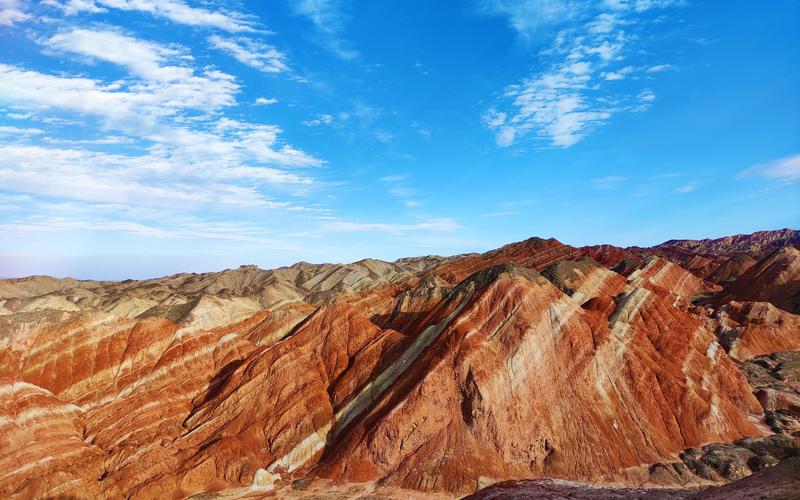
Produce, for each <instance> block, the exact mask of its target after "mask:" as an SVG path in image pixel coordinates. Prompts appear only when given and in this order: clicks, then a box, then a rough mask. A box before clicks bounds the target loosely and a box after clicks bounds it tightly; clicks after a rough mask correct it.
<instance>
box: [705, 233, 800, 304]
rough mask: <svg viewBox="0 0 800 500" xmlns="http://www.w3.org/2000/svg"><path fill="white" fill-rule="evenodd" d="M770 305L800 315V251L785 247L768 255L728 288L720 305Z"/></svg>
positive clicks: (720, 299) (719, 300) (720, 300)
mask: <svg viewBox="0 0 800 500" xmlns="http://www.w3.org/2000/svg"><path fill="white" fill-rule="evenodd" d="M729 300H739V301H764V302H771V303H772V304H773V305H775V306H776V307H780V308H781V309H784V310H786V311H789V312H791V313H795V314H797V313H800V250H798V249H796V248H793V247H785V248H782V249H780V250H776V251H775V252H773V253H771V254H769V255H767V256H766V257H764V258H763V259H761V260H760V261H759V262H758V263H756V264H755V265H753V266H752V267H750V268H749V269H748V270H747V271H745V272H744V273H743V274H742V275H741V276H739V277H738V278H737V279H736V281H734V282H733V283H731V284H730V285H728V286H727V287H726V288H725V293H724V294H722V296H721V298H719V299H718V302H720V303H722V302H725V301H729Z"/></svg>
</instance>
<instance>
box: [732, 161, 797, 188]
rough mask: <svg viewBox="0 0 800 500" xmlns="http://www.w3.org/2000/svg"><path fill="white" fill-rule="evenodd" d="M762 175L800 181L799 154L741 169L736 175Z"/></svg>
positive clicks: (772, 178)
mask: <svg viewBox="0 0 800 500" xmlns="http://www.w3.org/2000/svg"><path fill="white" fill-rule="evenodd" d="M754 176H755V177H763V178H765V179H771V180H777V181H780V182H782V183H786V184H790V183H794V182H797V181H800V154H797V155H792V156H786V157H783V158H778V159H777V160H772V161H769V162H766V163H760V164H758V165H753V166H752V167H750V168H748V169H746V170H743V171H742V172H740V173H739V175H738V177H740V178H746V177H754Z"/></svg>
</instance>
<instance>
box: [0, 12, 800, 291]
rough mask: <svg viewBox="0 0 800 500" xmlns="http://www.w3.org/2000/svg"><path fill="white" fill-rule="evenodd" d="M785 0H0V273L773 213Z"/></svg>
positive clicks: (769, 219)
mask: <svg viewBox="0 0 800 500" xmlns="http://www.w3.org/2000/svg"><path fill="white" fill-rule="evenodd" d="M798 21H800V2H797V1H790V0H780V1H776V2H770V3H769V4H768V5H765V4H763V3H758V2H737V3H736V4H725V5H721V4H712V3H709V2H699V1H697V0H598V1H593V2H577V1H562V2H557V1H552V0H524V1H519V2H514V1H506V0H470V1H464V2H460V3H458V4H452V5H448V6H444V5H440V4H431V3H430V2H402V3H391V2H381V1H379V2H369V3H354V2H347V1H337V0H292V1H286V2H274V3H270V4H263V3H261V2H244V1H242V2H238V1H237V2H233V1H228V0H220V1H210V2H199V1H183V0H163V1H155V0H142V1H139V2H118V1H111V0H89V1H85V0H84V1H73V0H50V1H47V2H41V3H34V2H26V1H20V0H4V1H0V34H1V35H0V36H2V42H3V43H2V46H0V231H2V233H1V234H2V241H3V244H2V247H0V276H4V277H22V276H28V275H34V274H37V275H52V276H57V277H63V276H73V277H78V278H82V279H88V278H91V279H115V280H117V279H125V278H145V277H157V276H164V275H169V274H175V273H180V272H205V271H215V270H221V269H226V268H234V267H238V266H239V265H243V264H255V265H258V266H260V267H262V268H274V267H279V266H283V265H290V264H292V263H294V262H298V261H309V262H337V263H346V262H353V261H357V260H360V259H363V258H376V259H382V260H395V259H397V258H401V257H413V256H419V255H428V254H438V255H453V254H459V253H466V252H474V251H486V250H489V249H492V248H496V247H499V246H502V245H504V244H507V243H511V242H515V241H520V240H524V239H526V238H529V237H532V236H539V237H545V238H547V237H553V238H556V239H558V240H559V241H561V242H563V243H567V244H570V245H574V246H583V245H591V244H601V243H610V244H614V245H618V246H631V245H638V246H652V245H655V244H658V243H661V242H663V241H666V240H669V239H703V238H717V237H722V236H727V235H734V234H743V233H752V232H755V231H761V230H772V229H782V228H797V227H800V190H799V189H798V181H800V93H799V92H798V90H797V89H798V88H800V65H798V64H797V61H798V60H800V35H799V34H798V31H797V28H796V26H797V23H798Z"/></svg>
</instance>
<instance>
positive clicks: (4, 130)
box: [0, 126, 44, 135]
mask: <svg viewBox="0 0 800 500" xmlns="http://www.w3.org/2000/svg"><path fill="white" fill-rule="evenodd" d="M43 133H44V130H42V129H40V128H30V127H6V126H0V135H38V134H43Z"/></svg>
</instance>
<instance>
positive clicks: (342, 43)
mask: <svg viewBox="0 0 800 500" xmlns="http://www.w3.org/2000/svg"><path fill="white" fill-rule="evenodd" d="M348 5H349V1H347V0H293V1H292V2H291V6H292V9H293V10H294V12H295V13H296V14H298V15H301V16H304V17H306V18H308V20H309V21H311V23H312V24H313V25H314V29H315V30H316V34H317V37H318V38H319V41H320V44H321V45H323V46H325V47H326V48H327V49H328V50H330V51H331V52H333V53H334V54H336V55H337V56H339V57H340V58H342V59H344V60H352V59H356V58H358V57H359V53H358V51H357V50H355V49H354V48H352V47H351V45H350V43H349V42H348V41H347V40H346V39H345V38H344V36H343V32H344V30H345V27H346V26H347V24H348V21H349V19H350V16H349V14H348V13H347V10H346V9H347V7H348Z"/></svg>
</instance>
